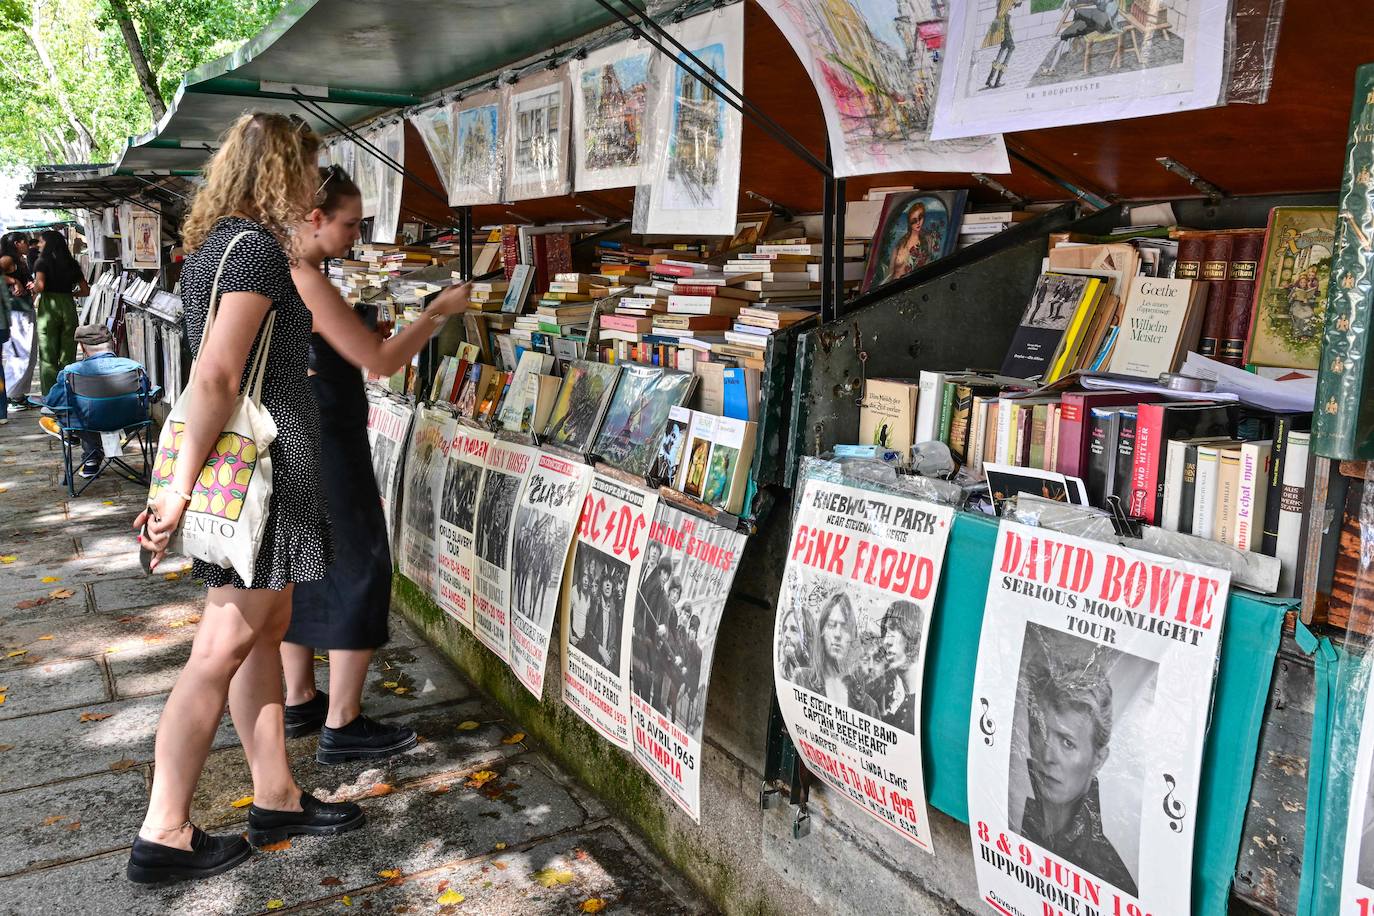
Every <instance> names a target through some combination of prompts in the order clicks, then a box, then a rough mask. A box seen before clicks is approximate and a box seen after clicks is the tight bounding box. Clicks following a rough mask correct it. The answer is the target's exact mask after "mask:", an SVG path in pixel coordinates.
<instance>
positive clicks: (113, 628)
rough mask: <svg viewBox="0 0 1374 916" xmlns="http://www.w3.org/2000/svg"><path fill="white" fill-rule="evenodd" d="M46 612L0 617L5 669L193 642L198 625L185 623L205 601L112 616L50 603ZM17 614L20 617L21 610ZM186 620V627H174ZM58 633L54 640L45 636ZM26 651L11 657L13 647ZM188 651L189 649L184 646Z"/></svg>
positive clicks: (131, 653) (120, 655)
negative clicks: (70, 612) (77, 612)
mask: <svg viewBox="0 0 1374 916" xmlns="http://www.w3.org/2000/svg"><path fill="white" fill-rule="evenodd" d="M44 610H45V612H46V614H45V616H41V617H33V618H26V617H21V618H20V619H13V618H11V617H10V616H9V615H5V616H3V617H0V674H2V673H3V672H5V671H11V670H14V669H17V668H21V667H25V666H28V665H32V664H39V663H45V662H51V661H56V660H60V659H72V658H85V657H104V658H106V659H113V658H131V657H137V656H139V655H140V654H142V653H146V652H150V651H160V650H161V649H163V648H165V647H168V646H171V645H175V644H181V645H183V646H186V647H189V646H190V643H191V639H192V638H193V637H194V636H195V627H194V626H190V625H186V624H185V623H184V622H185V621H187V620H189V619H190V618H191V617H194V616H195V615H197V614H199V613H200V612H201V610H202V607H201V605H200V604H167V605H164V606H160V607H156V608H145V609H139V610H134V611H129V612H128V613H126V614H123V615H120V616H118V617H115V616H106V615H101V614H91V615H85V616H76V617H72V616H67V617H62V616H53V615H54V614H56V613H58V612H60V611H61V610H62V608H61V606H60V604H51V605H47V606H46V607H45V608H44ZM11 613H14V614H15V616H16V617H18V616H19V615H18V614H17V613H16V612H11ZM178 622H182V624H183V625H182V626H180V627H176V626H174V625H175V624H177V623H178ZM44 636H52V637H53V638H52V639H50V640H44V639H43V638H42V637H44ZM21 650H22V651H24V652H25V654H24V655H18V656H13V657H10V653H11V652H18V651H21ZM183 651H186V650H185V649H183Z"/></svg>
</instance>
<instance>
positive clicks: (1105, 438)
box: [1086, 410, 1116, 506]
mask: <svg viewBox="0 0 1374 916" xmlns="http://www.w3.org/2000/svg"><path fill="white" fill-rule="evenodd" d="M1113 417H1114V414H1113V413H1112V412H1111V411H1105V410H1093V411H1090V412H1089V416H1088V427H1087V428H1088V436H1087V438H1088V466H1087V468H1086V471H1087V475H1086V476H1087V480H1086V483H1087V485H1088V501H1089V502H1091V503H1092V504H1093V505H1094V506H1105V505H1106V504H1107V496H1108V494H1110V493H1111V483H1112V471H1113V469H1114V468H1115V467H1116V452H1115V450H1114V448H1113V447H1112V419H1113Z"/></svg>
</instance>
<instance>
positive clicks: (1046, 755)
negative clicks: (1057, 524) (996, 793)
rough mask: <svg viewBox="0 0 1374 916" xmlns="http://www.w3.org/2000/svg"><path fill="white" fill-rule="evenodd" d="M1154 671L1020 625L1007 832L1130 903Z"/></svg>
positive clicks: (1135, 660)
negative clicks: (1022, 635)
mask: <svg viewBox="0 0 1374 916" xmlns="http://www.w3.org/2000/svg"><path fill="white" fill-rule="evenodd" d="M1157 677H1158V664H1157V663H1156V662H1153V661H1150V660H1148V659H1144V658H1140V657H1138V656H1135V655H1130V654H1127V653H1125V652H1123V651H1121V650H1118V649H1113V648H1109V647H1107V646H1103V645H1101V644H1099V643H1096V642H1091V641H1089V640H1086V639H1082V638H1080V637H1077V636H1073V635H1071V634H1068V633H1063V632H1060V631H1058V630H1053V629H1050V628H1048V627H1044V626H1041V625H1039V624H1035V623H1027V624H1026V631H1025V638H1024V642H1023V644H1022V650H1021V666H1020V673H1019V676H1018V678H1017V684H1016V713H1015V716H1016V718H1015V724H1014V728H1013V734H1012V745H1011V756H1010V760H1011V762H1010V773H1009V774H1008V775H1009V780H1008V796H1009V797H1008V802H1007V804H1008V808H1007V810H1008V813H1009V817H1010V823H1011V827H1012V829H1013V830H1015V831H1017V832H1018V833H1020V834H1021V835H1022V836H1023V837H1025V838H1026V839H1027V840H1030V841H1031V842H1034V843H1036V844H1038V845H1040V846H1042V847H1043V848H1044V849H1045V850H1047V851H1048V852H1049V853H1050V854H1051V855H1053V856H1056V857H1058V858H1060V859H1063V860H1065V861H1067V862H1070V863H1072V864H1073V865H1075V866H1077V867H1078V868H1080V869H1082V870H1083V871H1085V872H1089V873H1091V874H1093V875H1096V876H1097V877H1099V878H1101V879H1103V880H1104V881H1107V882H1109V883H1110V884H1112V885H1114V886H1115V887H1117V888H1120V889H1121V890H1122V891H1123V892H1125V893H1127V894H1129V895H1131V896H1136V895H1137V893H1138V892H1137V886H1138V881H1139V877H1140V826H1141V823H1140V810H1141V795H1142V792H1143V789H1144V786H1143V780H1144V778H1145V773H1144V770H1145V765H1144V761H1145V760H1146V757H1147V749H1148V743H1149V741H1150V736H1149V731H1148V722H1149V716H1150V712H1151V707H1152V706H1153V704H1154V695H1155V685H1156V681H1157Z"/></svg>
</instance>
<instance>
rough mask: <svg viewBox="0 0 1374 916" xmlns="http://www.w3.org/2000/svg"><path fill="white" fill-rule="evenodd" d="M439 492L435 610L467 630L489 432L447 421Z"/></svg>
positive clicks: (489, 438)
mask: <svg viewBox="0 0 1374 916" xmlns="http://www.w3.org/2000/svg"><path fill="white" fill-rule="evenodd" d="M444 433H445V434H444V440H443V443H442V446H441V447H442V450H443V453H444V484H443V487H444V489H443V494H442V496H441V498H440V502H439V544H438V555H439V559H438V571H437V572H436V573H435V577H434V578H435V586H436V594H435V598H436V599H437V601H438V603H439V607H441V608H443V609H444V610H445V611H446V612H447V613H448V614H449V616H451V617H452V618H453V619H454V620H457V621H458V622H459V623H461V624H462V625H463V626H465V627H467V628H468V629H469V630H471V629H472V628H473V621H472V581H473V565H474V563H475V561H476V560H475V554H474V553H473V551H472V545H473V541H474V540H475V538H476V530H477V502H478V499H479V498H480V496H481V493H482V475H483V474H484V473H485V472H486V466H487V450H488V449H489V448H490V447H491V434H490V433H488V432H486V431H484V430H480V429H473V428H471V427H467V426H464V425H463V424H461V423H459V422H458V421H457V420H451V421H450V422H449V425H448V426H447V427H446V428H445V431H444Z"/></svg>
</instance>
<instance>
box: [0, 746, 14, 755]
mask: <svg viewBox="0 0 1374 916" xmlns="http://www.w3.org/2000/svg"><path fill="white" fill-rule="evenodd" d="M12 750H14V745H13V744H0V754H3V753H5V751H12Z"/></svg>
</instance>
